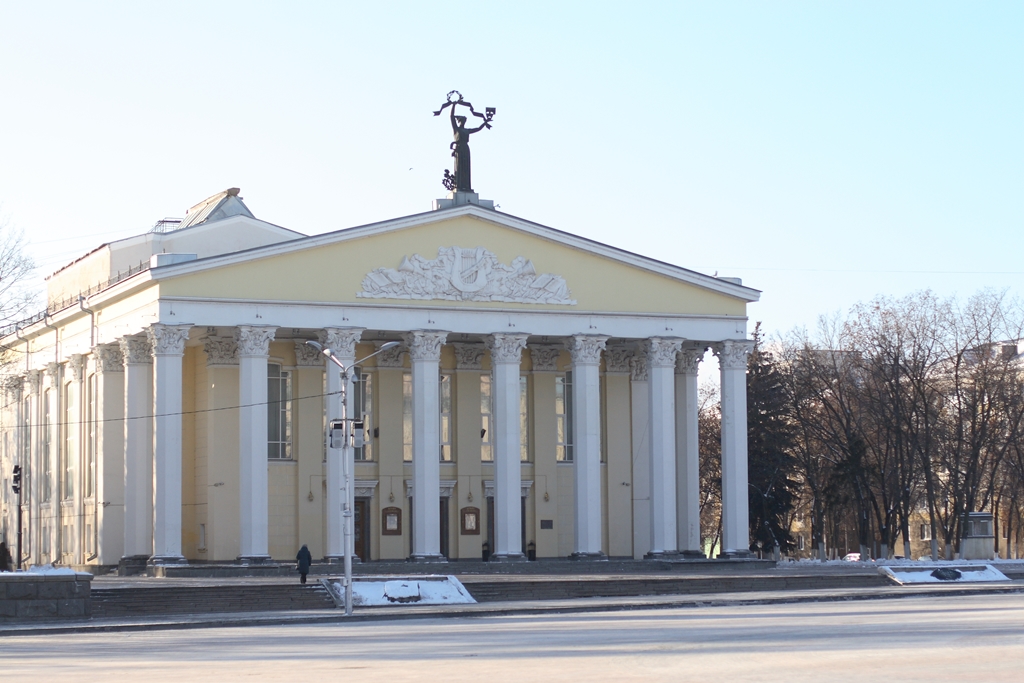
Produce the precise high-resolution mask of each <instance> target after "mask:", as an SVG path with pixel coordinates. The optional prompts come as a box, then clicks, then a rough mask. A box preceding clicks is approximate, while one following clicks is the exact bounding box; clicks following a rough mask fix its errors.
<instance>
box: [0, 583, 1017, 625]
mask: <svg viewBox="0 0 1024 683" xmlns="http://www.w3.org/2000/svg"><path fill="white" fill-rule="evenodd" d="M1015 593H1024V586H1022V585H1016V586H1008V585H1006V584H1001V585H998V586H991V587H989V586H984V587H981V586H979V587H972V588H966V587H965V588H952V587H949V588H943V589H934V588H927V589H917V590H914V591H912V592H910V591H906V592H905V591H902V590H893V589H885V590H880V591H876V590H871V589H867V590H863V591H845V592H836V593H824V594H822V593H816V594H800V593H796V594H792V595H772V596H765V597H760V598H759V597H755V596H756V593H750V594H745V593H744V594H740V593H731V594H729V593H725V594H720V595H719V596H716V595H715V594H707V593H705V594H700V595H692V596H651V599H650V601H634V602H607V600H606V599H602V598H578V600H586V601H591V600H592V601H593V602H588V603H586V604H564V603H565V602H566V601H557V604H551V603H548V604H545V603H543V602H536V603H527V604H524V603H522V602H515V603H505V604H506V605H507V606H505V607H499V606H498V605H501V604H502V603H483V604H485V605H486V604H494V605H495V606H494V607H490V608H481V609H477V608H472V609H466V608H465V607H464V606H458V607H454V606H453V608H450V609H444V608H441V609H436V608H435V609H431V608H427V607H424V608H422V609H421V610H417V611H409V610H406V611H402V612H397V611H390V610H389V611H387V612H384V611H376V612H374V611H365V612H360V613H356V614H353V615H352V616H350V617H345V616H344V615H343V614H321V613H315V612H287V613H286V614H288V615H290V616H284V615H282V614H277V615H270V613H265V612H264V613H261V614H263V615H266V616H249V617H246V616H239V617H227V616H223V615H217V616H210V617H209V618H202V617H199V618H196V619H195V620H188V621H186V620H168V621H142V622H129V623H125V622H117V621H111V622H106V623H102V622H89V623H81V622H79V623H76V624H56V623H52V622H51V623H50V624H39V625H38V626H31V627H15V628H4V627H2V626H0V637H5V636H6V637H12V636H37V635H58V634H59V635H66V634H80V633H120V632H137V631H173V630H186V629H199V628H236V627H246V626H288V625H307V624H345V623H354V622H355V623H366V622H379V621H405V620H413V619H437V618H449V619H450V618H455V617H502V616H516V615H524V616H531V615H539V614H580V613H585V612H625V611H640V610H655V609H686V608H699V607H726V606H748V605H787V604H798V603H814V602H846V601H853V600H858V601H866V600H891V599H905V598H920V597H958V596H965V595H978V594H982V595H993V594H994V595H1001V594H1015ZM726 596H730V597H726ZM635 597H641V596H635ZM635 597H634V599H635ZM552 602H553V603H554V602H555V601H552ZM477 604H481V603H477ZM409 609H410V610H412V609H417V608H409Z"/></svg>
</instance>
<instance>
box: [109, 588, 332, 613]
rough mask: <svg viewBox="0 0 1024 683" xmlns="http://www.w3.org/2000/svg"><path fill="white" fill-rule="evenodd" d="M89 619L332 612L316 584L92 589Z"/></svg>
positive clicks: (324, 590)
mask: <svg viewBox="0 0 1024 683" xmlns="http://www.w3.org/2000/svg"><path fill="white" fill-rule="evenodd" d="M91 597H92V615H93V617H124V616H136V615H143V614H192V613H211V612H270V611H280V610H308V609H334V601H333V600H332V599H331V596H330V594H328V592H327V590H326V589H325V588H324V587H323V586H322V585H320V584H319V583H311V584H307V585H305V586H303V585H294V586H292V585H288V586H275V585H271V586H266V585H250V586H181V587H171V586H168V587H154V588H151V587H148V586H146V587H131V588H99V589H97V588H93V590H92V595H91Z"/></svg>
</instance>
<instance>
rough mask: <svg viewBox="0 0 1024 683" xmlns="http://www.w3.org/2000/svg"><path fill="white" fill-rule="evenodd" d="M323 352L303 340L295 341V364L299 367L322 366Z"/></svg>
mask: <svg viewBox="0 0 1024 683" xmlns="http://www.w3.org/2000/svg"><path fill="white" fill-rule="evenodd" d="M326 360H327V359H326V358H324V354H323V353H322V352H320V351H317V350H316V349H314V348H313V347H312V346H310V345H309V344H307V343H306V342H305V341H297V342H295V365H296V366H297V367H300V368H320V369H321V370H322V369H323V368H324V362H325V361H326Z"/></svg>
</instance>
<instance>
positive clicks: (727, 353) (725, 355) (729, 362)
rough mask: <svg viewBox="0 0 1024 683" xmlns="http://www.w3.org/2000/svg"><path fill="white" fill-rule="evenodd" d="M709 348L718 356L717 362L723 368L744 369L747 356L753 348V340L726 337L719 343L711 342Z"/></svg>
mask: <svg viewBox="0 0 1024 683" xmlns="http://www.w3.org/2000/svg"><path fill="white" fill-rule="evenodd" d="M711 349H712V350H713V351H714V352H715V355H716V356H718V363H719V365H721V367H722V369H723V370H740V369H743V370H745V369H746V367H747V356H749V355H750V353H751V351H753V350H754V342H752V341H748V340H746V339H726V340H725V341H723V342H721V343H719V344H712V345H711Z"/></svg>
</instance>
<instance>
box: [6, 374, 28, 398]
mask: <svg viewBox="0 0 1024 683" xmlns="http://www.w3.org/2000/svg"><path fill="white" fill-rule="evenodd" d="M24 387H25V378H24V377H23V376H22V375H8V376H7V377H5V378H4V391H5V392H6V393H7V396H8V399H9V400H10V402H12V403H16V402H18V401H20V400H21V395H22V392H23V390H24Z"/></svg>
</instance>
